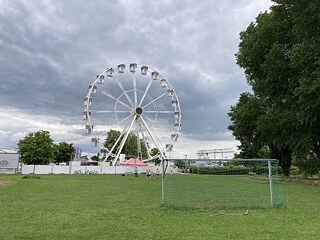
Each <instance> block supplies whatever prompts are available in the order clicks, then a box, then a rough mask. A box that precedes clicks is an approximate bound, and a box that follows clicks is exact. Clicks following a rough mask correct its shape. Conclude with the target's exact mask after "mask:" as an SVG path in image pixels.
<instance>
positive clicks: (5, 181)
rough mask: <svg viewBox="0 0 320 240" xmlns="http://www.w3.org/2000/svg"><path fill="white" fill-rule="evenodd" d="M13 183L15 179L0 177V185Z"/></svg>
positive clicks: (4, 185)
mask: <svg viewBox="0 0 320 240" xmlns="http://www.w3.org/2000/svg"><path fill="white" fill-rule="evenodd" d="M14 183H15V181H11V180H7V179H2V178H0V187H6V186H9V185H11V184H14Z"/></svg>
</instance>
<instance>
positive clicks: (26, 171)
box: [21, 164, 34, 174]
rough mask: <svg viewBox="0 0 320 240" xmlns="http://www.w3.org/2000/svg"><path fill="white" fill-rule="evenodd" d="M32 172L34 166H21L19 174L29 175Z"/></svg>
mask: <svg viewBox="0 0 320 240" xmlns="http://www.w3.org/2000/svg"><path fill="white" fill-rule="evenodd" d="M33 171H34V165H24V164H22V166H21V173H22V174H30V173H33Z"/></svg>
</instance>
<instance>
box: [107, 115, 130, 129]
mask: <svg viewBox="0 0 320 240" xmlns="http://www.w3.org/2000/svg"><path fill="white" fill-rule="evenodd" d="M132 116H133V115H129V116H128V117H126V118H124V119H122V120H121V121H119V122H118V123H117V124H114V125H113V126H112V127H111V128H110V129H112V128H115V127H117V126H120V124H121V123H123V122H125V121H126V120H128V119H129V118H130V117H132Z"/></svg>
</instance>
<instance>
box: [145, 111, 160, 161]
mask: <svg viewBox="0 0 320 240" xmlns="http://www.w3.org/2000/svg"><path fill="white" fill-rule="evenodd" d="M140 119H141V121H142V124H143V125H144V127H145V129H146V130H147V132H148V134H149V136H150V137H151V139H152V141H153V143H154V144H155V145H156V147H157V148H158V149H159V152H160V154H161V157H162V159H165V158H166V157H165V156H164V153H163V149H162V148H161V146H160V144H159V143H158V141H156V139H155V137H154V136H153V134H152V132H151V131H150V129H149V127H148V125H147V123H146V121H145V120H144V118H143V117H142V116H140Z"/></svg>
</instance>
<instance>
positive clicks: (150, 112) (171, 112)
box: [143, 111, 174, 113]
mask: <svg viewBox="0 0 320 240" xmlns="http://www.w3.org/2000/svg"><path fill="white" fill-rule="evenodd" d="M143 112H144V113H174V111H143Z"/></svg>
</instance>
